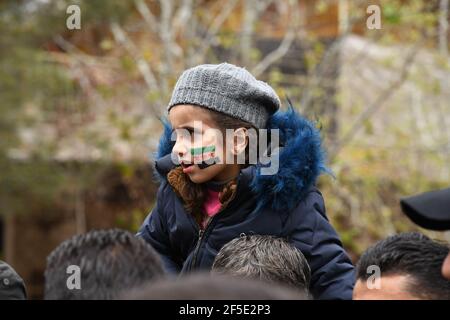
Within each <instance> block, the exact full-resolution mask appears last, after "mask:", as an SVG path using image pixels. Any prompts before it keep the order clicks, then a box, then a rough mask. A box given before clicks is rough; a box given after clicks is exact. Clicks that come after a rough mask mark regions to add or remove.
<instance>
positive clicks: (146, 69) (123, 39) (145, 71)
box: [111, 22, 159, 90]
mask: <svg viewBox="0 0 450 320" xmlns="http://www.w3.org/2000/svg"><path fill="white" fill-rule="evenodd" d="M111 31H112V33H113V36H114V38H115V39H116V41H117V42H118V43H120V44H121V45H123V46H124V47H125V49H126V50H127V51H128V53H129V54H130V55H131V56H132V57H133V59H134V60H135V61H136V64H137V67H138V70H139V72H140V73H141V75H142V77H143V78H144V81H145V83H146V84H147V87H148V88H149V89H150V90H158V89H159V86H158V83H157V81H156V78H155V76H154V74H153V72H152V70H151V68H150V66H149V64H148V63H147V61H145V59H144V58H143V57H142V55H141V54H140V51H139V50H138V48H137V47H136V45H135V44H134V43H133V42H132V41H131V39H130V38H129V37H128V36H127V34H126V33H125V31H124V30H123V29H122V27H120V26H119V24H117V23H116V22H113V23H111Z"/></svg>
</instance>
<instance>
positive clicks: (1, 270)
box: [0, 260, 27, 300]
mask: <svg viewBox="0 0 450 320" xmlns="http://www.w3.org/2000/svg"><path fill="white" fill-rule="evenodd" d="M26 298H27V293H26V290H25V284H24V282H23V280H22V278H21V277H20V276H19V275H18V274H17V272H16V271H15V270H14V269H13V268H12V267H11V266H10V265H9V264H7V263H6V262H3V261H1V260H0V300H24V299H26Z"/></svg>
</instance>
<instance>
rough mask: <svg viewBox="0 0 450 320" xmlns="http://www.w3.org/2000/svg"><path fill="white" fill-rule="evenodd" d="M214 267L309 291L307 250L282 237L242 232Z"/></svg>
mask: <svg viewBox="0 0 450 320" xmlns="http://www.w3.org/2000/svg"><path fill="white" fill-rule="evenodd" d="M212 271H213V272H214V273H220V274H229V275H232V276H238V277H244V278H254V279H260V280H264V281H267V282H273V283H279V284H282V285H285V286H290V287H292V288H296V289H299V290H301V291H303V292H305V293H307V292H308V288H309V282H310V278H311V270H310V268H309V265H308V262H307V261H306V258H305V257H304V256H303V254H302V253H301V252H300V251H299V250H298V249H297V248H296V247H294V246H293V245H291V244H290V243H289V242H287V241H286V240H284V239H282V238H276V237H273V236H262V235H242V236H240V237H238V238H235V239H233V240H231V241H230V242H228V243H227V244H226V245H224V246H223V247H222V249H221V250H220V251H219V253H218V254H217V256H216V258H215V260H214V263H213V266H212Z"/></svg>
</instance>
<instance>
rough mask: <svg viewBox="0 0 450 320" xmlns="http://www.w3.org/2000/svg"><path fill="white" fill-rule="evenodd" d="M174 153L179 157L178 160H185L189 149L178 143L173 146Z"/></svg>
mask: <svg viewBox="0 0 450 320" xmlns="http://www.w3.org/2000/svg"><path fill="white" fill-rule="evenodd" d="M172 152H173V153H174V154H176V155H177V156H178V158H183V157H184V156H185V155H186V152H187V148H186V146H185V145H184V144H183V143H180V142H179V141H177V142H176V143H175V145H174V146H173V149H172Z"/></svg>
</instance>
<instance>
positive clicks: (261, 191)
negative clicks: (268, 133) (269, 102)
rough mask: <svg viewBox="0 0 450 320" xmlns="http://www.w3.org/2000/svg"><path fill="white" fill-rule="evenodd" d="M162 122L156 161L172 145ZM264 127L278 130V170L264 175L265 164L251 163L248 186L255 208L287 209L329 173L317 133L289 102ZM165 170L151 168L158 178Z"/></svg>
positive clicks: (170, 131)
mask: <svg viewBox="0 0 450 320" xmlns="http://www.w3.org/2000/svg"><path fill="white" fill-rule="evenodd" d="M162 123H163V126H164V131H163V134H162V135H161V138H160V140H159V144H158V149H157V152H156V153H155V155H154V157H155V160H156V161H157V160H158V159H161V158H162V157H164V156H166V155H168V154H170V153H171V151H172V148H173V145H174V142H173V141H171V134H172V127H171V126H170V124H169V123H168V121H167V120H162ZM267 129H268V130H270V129H278V130H279V142H280V146H281V147H280V149H279V151H276V152H277V153H278V161H279V162H278V171H277V173H276V174H272V175H264V174H261V169H262V168H263V167H267V166H269V165H268V164H266V165H261V164H257V165H254V166H253V168H252V170H253V171H254V172H253V174H252V180H251V182H250V187H251V189H252V190H253V191H254V193H255V194H256V195H257V198H258V199H259V203H258V209H260V208H263V207H267V206H268V207H270V208H271V209H272V210H275V211H289V210H292V209H293V208H294V207H295V206H296V205H297V203H298V202H299V201H301V200H302V199H303V198H304V197H305V195H306V194H307V192H308V190H309V189H310V187H311V186H312V185H314V184H315V183H316V180H317V178H318V176H319V175H320V174H322V173H330V171H329V170H328V168H327V167H326V166H325V152H324V150H323V148H322V141H321V137H320V132H319V130H318V129H317V128H316V127H315V126H314V124H313V123H312V122H311V121H309V120H307V119H305V118H304V117H302V116H301V115H300V114H299V113H298V112H297V111H296V110H295V109H294V108H293V107H292V106H291V105H289V107H288V110H287V111H281V110H280V111H278V112H276V113H275V114H273V115H272V116H271V117H270V118H269V120H268V122H267ZM272 155H274V154H272ZM167 169H170V167H169V168H167ZM161 173H162V174H161ZM166 173H167V170H164V169H162V170H155V174H156V177H157V178H158V179H159V180H161V179H163V180H164V179H166V177H165V174H166ZM292 195H296V197H293V196H292Z"/></svg>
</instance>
